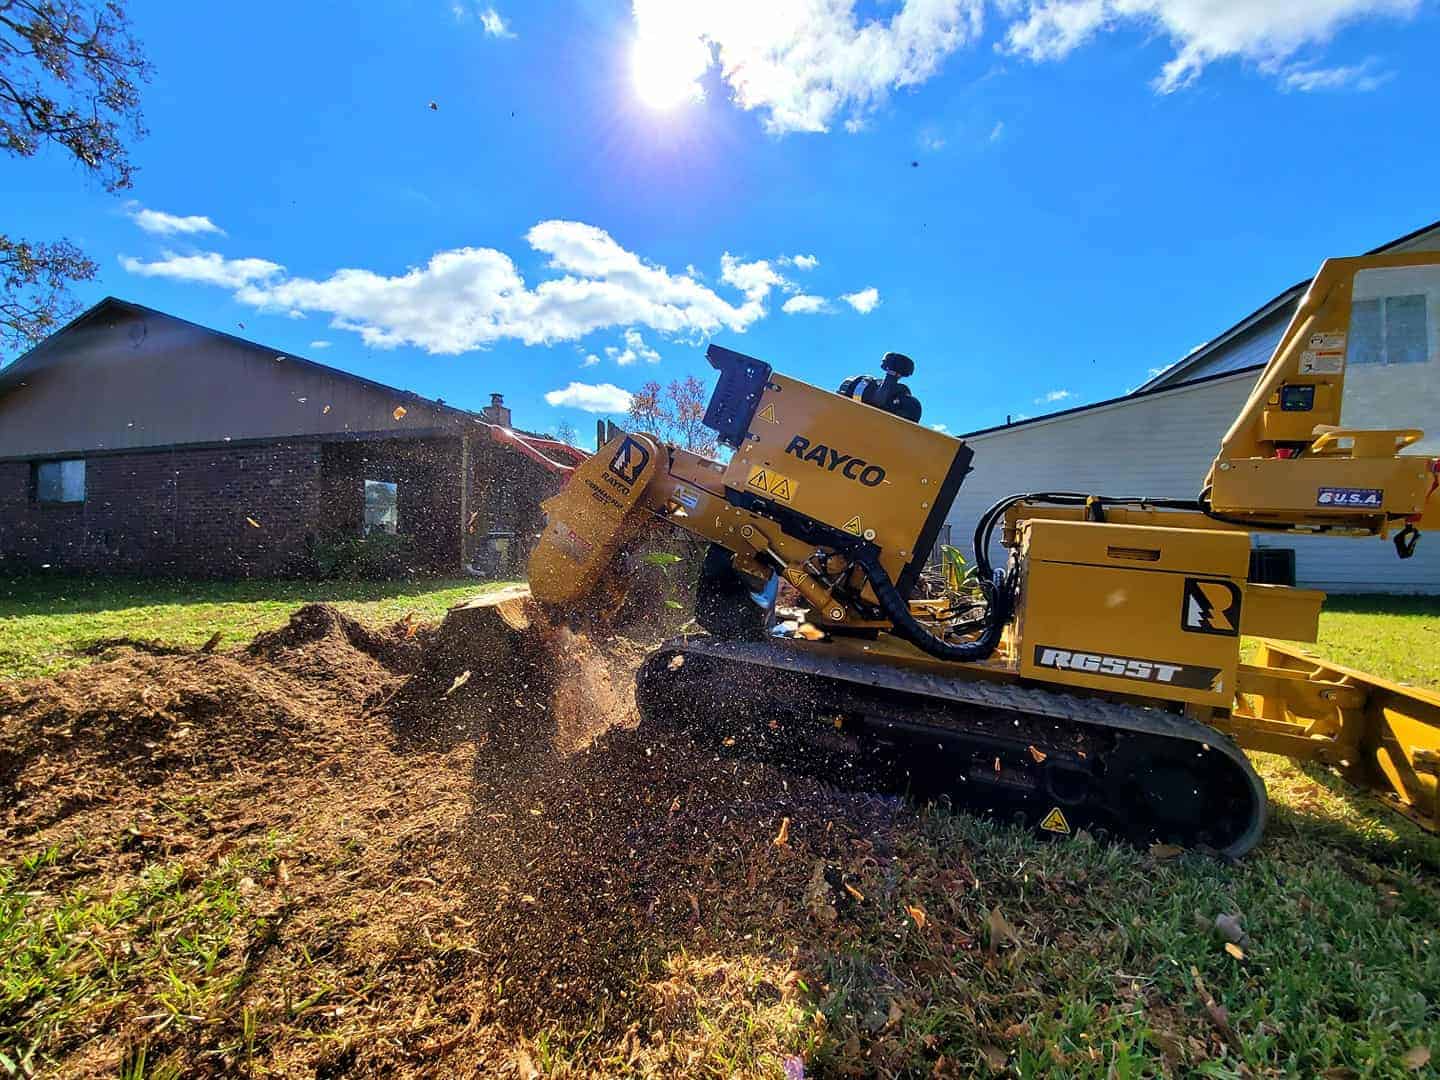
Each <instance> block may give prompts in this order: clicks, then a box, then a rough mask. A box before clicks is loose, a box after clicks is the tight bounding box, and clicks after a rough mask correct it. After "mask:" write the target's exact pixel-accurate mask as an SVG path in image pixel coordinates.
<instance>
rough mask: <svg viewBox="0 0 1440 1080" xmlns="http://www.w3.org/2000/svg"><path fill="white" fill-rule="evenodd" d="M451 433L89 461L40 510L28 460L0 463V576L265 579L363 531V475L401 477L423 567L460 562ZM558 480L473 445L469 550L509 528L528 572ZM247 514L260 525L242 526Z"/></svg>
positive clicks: (448, 567) (403, 516)
mask: <svg viewBox="0 0 1440 1080" xmlns="http://www.w3.org/2000/svg"><path fill="white" fill-rule="evenodd" d="M459 470H460V440H459V439H453V438H433V439H414V440H409V439H377V440H373V441H365V442H340V443H336V442H324V443H322V442H318V441H294V442H273V443H263V444H250V445H243V446H235V447H220V448H215V449H199V448H180V449H174V450H161V451H136V452H133V453H111V454H95V455H91V456H89V457H87V458H86V466H85V487H86V491H85V501H84V502H83V503H76V504H65V505H41V504H39V503H37V502H35V501H34V499H33V498H32V480H31V463H30V462H25V461H22V462H13V461H11V462H0V574H3V573H5V572H7V571H9V572H14V571H16V570H20V569H35V568H39V567H41V566H49V567H52V568H54V569H56V570H63V571H68V572H76V573H93V574H103V573H134V574H155V575H164V574H173V575H179V576H193V577H271V576H288V575H292V574H303V573H306V572H308V570H309V563H308V542H309V541H310V540H311V539H312V538H327V539H336V538H342V537H350V536H359V535H360V534H361V531H362V526H363V522H364V482H365V480H367V479H369V480H387V481H390V482H392V483H395V484H396V485H397V491H398V496H399V522H400V531H401V532H402V533H404V534H406V535H408V536H411V537H412V538H413V539H414V541H415V549H416V552H417V554H418V556H419V558H418V560H417V563H418V568H420V569H427V570H433V571H438V572H444V573H454V572H455V571H456V570H457V569H458V567H459V564H460V528H461V522H460V512H461V511H460V501H459V500H460V476H459ZM557 487H558V481H557V480H556V478H555V477H554V476H552V475H551V474H550V473H548V472H546V471H545V470H544V469H542V468H541V467H540V466H538V465H535V464H534V463H533V462H530V461H527V460H526V459H525V458H523V457H521V456H520V455H519V454H517V453H515V452H513V451H510V450H505V449H503V448H500V447H497V446H494V445H493V444H490V443H488V442H484V441H480V440H474V441H472V443H471V468H470V499H469V508H470V510H471V511H473V512H476V519H475V527H474V532H473V533H471V534H470V535H468V536H467V537H466V543H467V549H468V551H469V553H470V554H471V555H474V554H475V553H476V551H477V549H478V548H479V546H480V545H481V542H482V541H483V539H484V537H485V535H486V533H487V532H490V531H501V532H513V533H514V534H515V535H516V543H515V545H514V547H513V550H512V553H511V558H510V560H509V565H508V566H506V567H504V568H502V569H503V571H504V572H506V573H516V572H519V571H520V570H521V569H522V568H523V562H524V558H525V556H526V554H527V553H528V550H529V545H530V541H531V540H532V539H533V537H534V536H535V535H536V534H538V533H539V531H540V524H541V512H540V507H539V503H540V500H541V499H543V498H545V497H547V496H548V495H549V494H551V493H552V492H554V491H555V490H556V489H557ZM247 518H253V519H254V520H255V521H257V522H258V523H259V525H260V527H259V528H258V529H257V528H255V527H254V526H252V525H250V524H249V523H248V522H247V520H246V519H247Z"/></svg>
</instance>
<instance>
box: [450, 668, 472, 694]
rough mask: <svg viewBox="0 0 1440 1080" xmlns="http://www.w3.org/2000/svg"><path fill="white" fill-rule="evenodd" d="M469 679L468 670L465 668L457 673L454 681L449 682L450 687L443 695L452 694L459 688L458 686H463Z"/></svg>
mask: <svg viewBox="0 0 1440 1080" xmlns="http://www.w3.org/2000/svg"><path fill="white" fill-rule="evenodd" d="M469 681H470V672H469V670H468V669H467V670H465V671H462V672H461V673H460V674H459V675H456V676H455V681H454V682H452V683H451V684H450V689H449V690H446V691H445V696H446V697H449V696H450V695H451V694H453V693H454V692H455V691H456V690H459V689H460V687H462V686H464V685H465V684H466V683H467V682H469Z"/></svg>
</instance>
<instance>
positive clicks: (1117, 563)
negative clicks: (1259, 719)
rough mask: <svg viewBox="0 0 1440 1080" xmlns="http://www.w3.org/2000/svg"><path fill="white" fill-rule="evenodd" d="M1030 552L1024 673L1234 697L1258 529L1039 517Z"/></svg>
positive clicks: (1176, 695) (1026, 538)
mask: <svg viewBox="0 0 1440 1080" xmlns="http://www.w3.org/2000/svg"><path fill="white" fill-rule="evenodd" d="M1021 558H1022V559H1023V567H1024V569H1023V572H1022V578H1021V586H1020V590H1021V592H1020V608H1019V611H1018V613H1017V616H1016V618H1017V629H1018V634H1017V639H1018V643H1019V657H1020V674H1021V675H1023V676H1025V677H1027V678H1031V679H1038V680H1044V681H1046V682H1058V683H1067V684H1069V685H1072V686H1084V687H1089V688H1091V689H1094V690H1108V691H1111V692H1118V693H1123V694H1136V695H1141V696H1146V697H1159V698H1165V699H1168V700H1172V701H1187V702H1193V703H1196V704H1201V705H1216V706H1224V705H1228V704H1229V702H1230V701H1231V699H1232V698H1233V697H1234V694H1235V671H1236V665H1237V664H1238V663H1239V659H1240V656H1239V653H1240V649H1239V645H1240V620H1241V609H1242V607H1243V604H1244V597H1245V577H1246V572H1247V570H1248V568H1249V563H1250V540H1249V537H1247V536H1245V535H1244V534H1238V533H1222V532H1191V531H1188V530H1185V529H1167V528H1156V527H1149V526H1139V525H1109V524H1102V523H1096V522H1077V521H1043V520H1037V521H1029V522H1026V523H1025V525H1024V526H1023V536H1022V551H1021Z"/></svg>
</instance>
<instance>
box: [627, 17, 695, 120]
mask: <svg viewBox="0 0 1440 1080" xmlns="http://www.w3.org/2000/svg"><path fill="white" fill-rule="evenodd" d="M656 21H657V22H658V23H659V25H653V24H652V26H651V27H650V28H648V29H647V31H646V32H645V33H644V34H642V35H641V36H640V37H639V38H638V39H636V41H635V47H634V51H633V52H632V53H631V55H630V71H631V76H632V78H633V80H634V83H635V94H636V96H637V97H639V99H640V100H641V101H642V102H644V103H645V104H646V105H648V106H649V107H650V108H652V109H673V108H676V107H677V106H680V105H684V104H685V103H686V102H693V101H701V100H703V99H704V97H705V91H704V90H703V89H702V88H701V86H700V76H701V75H703V74H704V73H705V69H706V68H707V67H708V66H709V64H710V50H709V47H708V46H707V45H706V44H705V43H704V42H703V41H702V40H701V39H700V38H699V37H698V36H696V35H695V33H694V32H693V31H691V30H687V28H686V27H685V26H684V25H682V24H681V23H680V22H679V20H656Z"/></svg>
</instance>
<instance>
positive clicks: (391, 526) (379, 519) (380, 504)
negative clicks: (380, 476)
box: [365, 480, 400, 535]
mask: <svg viewBox="0 0 1440 1080" xmlns="http://www.w3.org/2000/svg"><path fill="white" fill-rule="evenodd" d="M399 526H400V495H399V488H398V487H397V486H396V485H395V484H392V483H390V482H389V481H388V480H366V481H365V533H366V535H369V534H370V533H372V532H388V533H393V532H395V531H396V530H397V529H398V528H399Z"/></svg>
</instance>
